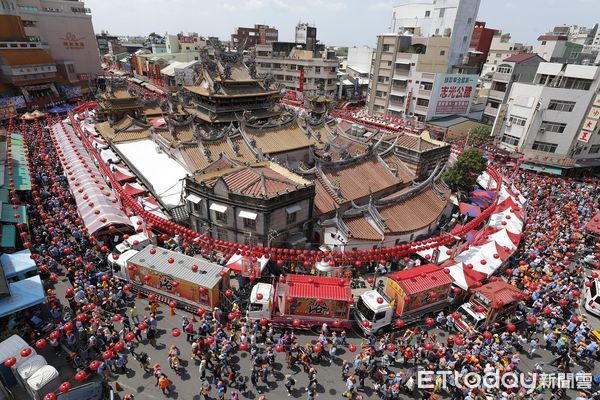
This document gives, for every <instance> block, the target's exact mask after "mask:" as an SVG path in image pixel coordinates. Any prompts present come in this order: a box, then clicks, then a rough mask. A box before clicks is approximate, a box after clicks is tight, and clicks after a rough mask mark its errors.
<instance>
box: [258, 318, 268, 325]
mask: <svg viewBox="0 0 600 400" xmlns="http://www.w3.org/2000/svg"><path fill="white" fill-rule="evenodd" d="M268 323H269V320H268V319H266V318H261V319H260V324H261V325H262V326H265V325H267V324H268Z"/></svg>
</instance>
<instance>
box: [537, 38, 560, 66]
mask: <svg viewBox="0 0 600 400" xmlns="http://www.w3.org/2000/svg"><path fill="white" fill-rule="evenodd" d="M567 40H568V37H567V36H565V35H541V36H540V37H538V38H537V42H536V43H535V44H534V45H533V52H534V53H537V54H539V55H540V57H542V58H543V59H544V60H546V61H554V60H556V59H562V58H563V56H564V54H565V48H566V45H567Z"/></svg>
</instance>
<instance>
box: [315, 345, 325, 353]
mask: <svg viewBox="0 0 600 400" xmlns="http://www.w3.org/2000/svg"><path fill="white" fill-rule="evenodd" d="M321 350H323V347H322V346H321V345H320V344H318V343H317V344H315V346H314V347H313V351H314V352H315V353H316V354H319V353H320V352H321Z"/></svg>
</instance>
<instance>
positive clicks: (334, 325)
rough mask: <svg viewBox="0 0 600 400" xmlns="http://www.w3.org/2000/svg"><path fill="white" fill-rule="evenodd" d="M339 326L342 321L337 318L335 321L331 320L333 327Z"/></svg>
mask: <svg viewBox="0 0 600 400" xmlns="http://www.w3.org/2000/svg"><path fill="white" fill-rule="evenodd" d="M341 326H342V321H340V320H339V319H336V320H335V321H333V327H334V328H339V327H341Z"/></svg>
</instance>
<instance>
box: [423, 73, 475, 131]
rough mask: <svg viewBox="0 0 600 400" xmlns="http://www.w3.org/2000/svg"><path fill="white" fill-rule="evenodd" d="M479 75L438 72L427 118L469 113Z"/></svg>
mask: <svg viewBox="0 0 600 400" xmlns="http://www.w3.org/2000/svg"><path fill="white" fill-rule="evenodd" d="M478 78H479V76H478V75H466V74H437V75H436V77H435V81H434V83H433V90H432V92H431V98H430V100H429V109H428V115H427V119H428V120H429V119H432V118H441V117H446V116H448V115H468V114H469V110H470V109H471V104H472V103H473V98H474V97H475V88H476V87H477V79H478Z"/></svg>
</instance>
